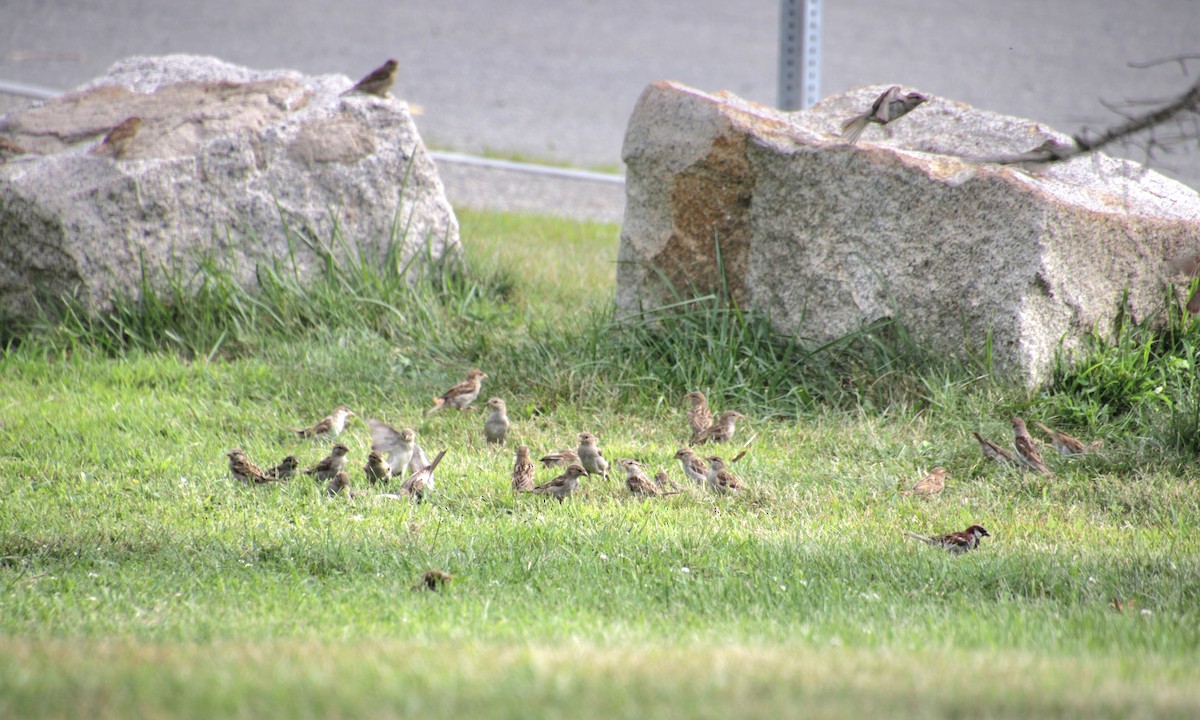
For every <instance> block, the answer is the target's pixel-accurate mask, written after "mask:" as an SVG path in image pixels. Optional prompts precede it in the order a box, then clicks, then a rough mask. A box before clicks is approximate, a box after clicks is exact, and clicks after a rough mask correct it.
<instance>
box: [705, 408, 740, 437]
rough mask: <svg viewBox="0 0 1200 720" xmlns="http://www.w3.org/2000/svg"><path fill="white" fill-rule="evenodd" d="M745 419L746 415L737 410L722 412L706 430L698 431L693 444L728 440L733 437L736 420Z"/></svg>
mask: <svg viewBox="0 0 1200 720" xmlns="http://www.w3.org/2000/svg"><path fill="white" fill-rule="evenodd" d="M745 419H746V416H745V415H743V414H741V413H739V412H734V411H732V410H730V411H728V412H723V413H721V415H720V417H718V418H717V419H716V420H715V421H714V422H713V424H712V425H711V426H710V427H709V428H708V429H707V430H705V431H704V432H702V433H700V437H699V438H697V439H696V443H695V444H703V443H706V442H713V443H723V442H729V441H730V440H732V439H733V431H734V430H736V429H737V421H738V420H745Z"/></svg>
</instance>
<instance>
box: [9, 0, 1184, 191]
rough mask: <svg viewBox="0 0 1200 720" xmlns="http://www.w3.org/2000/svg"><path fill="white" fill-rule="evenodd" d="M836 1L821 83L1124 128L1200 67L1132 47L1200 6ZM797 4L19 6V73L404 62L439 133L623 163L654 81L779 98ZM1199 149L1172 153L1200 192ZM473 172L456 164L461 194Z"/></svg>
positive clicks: (73, 78) (14, 46) (49, 0)
mask: <svg viewBox="0 0 1200 720" xmlns="http://www.w3.org/2000/svg"><path fill="white" fill-rule="evenodd" d="M823 9H824V20H825V22H824V26H823V28H824V32H823V60H824V63H823V66H822V82H823V85H822V94H826V95H827V94H832V93H836V92H840V91H842V90H845V89H847V88H850V87H854V86H856V85H862V84H867V83H875V82H896V83H902V84H904V85H906V86H911V87H914V88H917V89H920V90H922V91H924V92H929V93H935V94H938V95H942V96H945V97H950V98H955V99H958V100H962V101H964V102H968V103H971V104H973V105H977V106H979V107H983V108H986V109H989V110H995V111H998V112H1004V113H1011V114H1014V115H1021V116H1026V117H1030V118H1035V119H1037V120H1039V121H1042V122H1045V123H1046V124H1047V125H1050V126H1052V127H1055V128H1057V129H1059V130H1063V131H1067V132H1074V131H1076V130H1078V129H1079V128H1081V127H1083V126H1092V127H1099V126H1102V125H1104V124H1107V123H1110V122H1112V121H1113V120H1114V119H1115V116H1114V115H1113V114H1112V113H1111V112H1110V111H1108V110H1106V109H1105V108H1104V107H1103V106H1102V105H1101V104H1100V102H1099V101H1100V100H1101V99H1104V100H1109V101H1122V100H1126V99H1131V98H1163V97H1167V96H1170V95H1172V94H1173V93H1178V92H1180V91H1181V90H1182V89H1183V88H1185V87H1186V86H1187V85H1188V84H1189V83H1190V82H1191V81H1192V80H1191V79H1189V78H1188V77H1185V76H1183V75H1182V73H1181V72H1180V69H1179V68H1178V66H1175V65H1165V66H1162V67H1158V68H1155V69H1149V70H1136V69H1131V68H1129V67H1128V66H1127V62H1128V61H1140V60H1148V59H1153V58H1158V57H1163V56H1167V55H1172V54H1179V53H1196V52H1200V1H1198V0H1140V1H1139V2H1136V3H1134V2H1129V0H1008V1H1007V2H1001V3H963V2H961V0H825V2H824V4H823ZM778 15H779V5H778V2H777V1H776V0H756V1H755V2H743V3H731V2H727V1H726V0H661V1H660V2H654V3H646V2H642V1H641V0H637V1H635V0H561V1H560V2H556V3H549V2H544V1H543V0H508V2H505V3H496V2H491V1H489V0H457V1H456V2H446V1H445V0H404V2H388V1H387V0H371V1H368V0H342V1H341V2H337V3H329V2H326V1H321V2H318V1H317V0H287V1H286V2H285V1H284V0H270V1H260V2H247V1H246V0H204V1H203V2H188V3H185V2H181V1H176V2H170V1H168V0H99V1H97V0H39V1H38V2H33V1H31V0H0V78H2V79H7V80H15V81H19V82H24V83H30V84H36V85H44V86H50V87H56V88H71V87H74V86H76V85H78V84H80V83H82V82H84V81H86V80H89V79H91V78H93V77H95V76H97V75H99V74H101V73H102V72H103V71H104V70H105V69H106V68H107V67H108V66H109V65H110V64H111V63H113V62H114V61H116V60H118V59H120V58H122V57H126V56H128V55H136V54H162V53H170V52H187V53H199V54H211V55H216V56H218V57H221V58H222V59H225V60H228V61H231V62H235V63H241V64H244V65H248V66H251V67H256V68H264V69H265V68H277V67H287V68H295V69H298V70H301V71H304V72H308V73H329V72H337V73H342V74H345V75H348V76H350V77H353V78H357V77H359V76H361V75H363V74H365V73H366V72H367V71H369V70H371V69H372V68H374V67H376V66H377V65H379V64H380V62H381V61H382V60H383V59H385V58H387V57H395V58H396V59H397V60H399V61H400V68H401V69H400V80H399V82H398V85H397V94H399V95H400V96H402V97H404V98H406V99H407V100H409V101H410V102H411V103H413V104H414V105H416V106H420V107H421V108H422V110H423V114H422V115H420V116H419V117H418V119H417V122H418V125H419V126H420V129H421V132H422V134H423V135H424V137H425V139H426V141H427V142H428V143H429V144H430V145H431V146H433V147H440V148H447V149H453V150H459V151H465V152H482V151H485V150H492V151H498V152H502V153H512V154H522V155H524V156H526V157H530V158H533V159H538V158H544V159H553V160H559V161H567V162H571V163H576V164H579V165H583V166H586V167H594V168H596V167H599V168H603V167H607V168H611V169H613V170H619V169H620V157H621V141H622V137H623V135H624V131H625V124H626V121H627V120H628V118H629V115H630V111H631V110H632V108H633V104H634V102H635V101H636V100H637V97H638V95H639V94H640V93H641V91H642V89H643V88H644V87H645V86H646V84H647V83H649V82H651V81H653V80H659V79H672V80H679V81H682V82H685V83H688V84H690V85H693V86H695V87H698V88H700V89H703V90H710V91H715V90H721V89H727V90H730V91H732V92H734V93H736V94H738V95H741V96H743V97H745V98H747V99H750V100H754V101H758V102H763V103H768V104H773V103H774V102H775V95H776V60H777V58H776V55H777V45H778ZM1197 73H1200V63H1195V64H1194V65H1193V68H1192V75H1191V78H1192V79H1194V78H1195V77H1196V75H1197ZM1196 145H1197V144H1196V143H1195V142H1193V143H1191V145H1190V148H1191V152H1190V154H1184V155H1174V156H1171V157H1165V158H1161V159H1159V160H1158V161H1156V162H1157V167H1159V168H1160V169H1164V170H1166V171H1168V172H1170V171H1171V170H1172V169H1174V170H1175V171H1177V173H1178V174H1177V176H1179V175H1182V177H1184V179H1186V180H1187V181H1188V182H1190V183H1191V184H1192V185H1193V186H1194V187H1198V188H1200V153H1197V151H1196ZM480 172H482V171H473V172H467V173H461V174H465V175H475V176H478V175H479V174H480ZM501 182H504V181H503V179H502V180H501ZM455 183H456V181H455V180H453V179H452V173H447V187H448V189H449V191H450V194H451V196H452V198H454V196H456V195H459V190H460V188H459V187H458V186H457V185H456V184H455ZM576 189H578V188H576ZM482 194H483V195H487V194H488V193H487V192H484V193H482ZM546 200H547V203H548V204H549V205H551V206H554V205H555V204H556V203H557V201H556V200H554V199H553V198H547V199H546ZM566 202H567V200H564V201H563V202H562V203H557V204H558V205H559V206H565V204H566ZM611 210H612V209H611V208H609V209H608V210H606V211H605V212H611ZM617 214H618V215H619V213H617Z"/></svg>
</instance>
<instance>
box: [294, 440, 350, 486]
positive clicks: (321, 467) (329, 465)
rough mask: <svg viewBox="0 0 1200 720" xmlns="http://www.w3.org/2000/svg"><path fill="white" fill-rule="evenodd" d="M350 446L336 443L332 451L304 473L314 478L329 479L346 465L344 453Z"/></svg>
mask: <svg viewBox="0 0 1200 720" xmlns="http://www.w3.org/2000/svg"><path fill="white" fill-rule="evenodd" d="M348 452H350V448H348V447H346V446H345V445H343V444H341V443H338V444H337V445H334V446H333V450H332V452H330V454H329V455H328V456H327V457H326V458H325V459H324V460H322V461H321V462H319V463H317V464H316V465H313V466H312V467H310V468H308V469H307V470H305V471H304V474H305V475H315V476H316V477H315V478H314V479H315V480H330V479H332V478H333V477H334V476H335V475H337V474H338V473H340V472H341V471H342V470H343V469H345V467H346V453H348Z"/></svg>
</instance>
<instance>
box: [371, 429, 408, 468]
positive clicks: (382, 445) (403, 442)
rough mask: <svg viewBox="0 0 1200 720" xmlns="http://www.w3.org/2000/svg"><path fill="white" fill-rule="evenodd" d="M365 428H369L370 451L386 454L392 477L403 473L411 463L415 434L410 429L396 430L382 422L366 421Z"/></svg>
mask: <svg viewBox="0 0 1200 720" xmlns="http://www.w3.org/2000/svg"><path fill="white" fill-rule="evenodd" d="M367 427H369V428H371V449H372V450H378V451H379V452H385V453H387V454H388V456H387V463H388V466H389V467H391V468H392V474H393V475H399V474H401V473H403V472H404V470H405V469H406V468H407V467H408V464H409V463H410V462H411V461H412V458H413V449H414V448H415V447H416V442H415V440H416V437H417V434H416V433H415V432H414V431H413V430H412V429H411V428H404V429H403V430H397V429H395V428H393V427H392V426H391V425H388V424H387V423H385V422H383V421H382V420H367Z"/></svg>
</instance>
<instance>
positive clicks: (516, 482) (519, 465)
mask: <svg viewBox="0 0 1200 720" xmlns="http://www.w3.org/2000/svg"><path fill="white" fill-rule="evenodd" d="M533 478H534V467H533V461H532V460H530V459H529V446H528V445H518V446H517V460H516V462H514V463H513V471H512V490H513V492H514V493H523V492H529V491H530V490H532V489H533Z"/></svg>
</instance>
